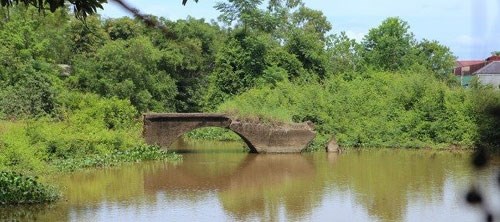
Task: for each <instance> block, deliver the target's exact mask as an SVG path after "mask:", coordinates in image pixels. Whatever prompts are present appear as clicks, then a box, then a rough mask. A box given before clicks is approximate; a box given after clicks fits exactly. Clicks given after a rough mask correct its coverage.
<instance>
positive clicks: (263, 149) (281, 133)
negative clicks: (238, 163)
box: [143, 113, 316, 153]
mask: <svg viewBox="0 0 500 222" xmlns="http://www.w3.org/2000/svg"><path fill="white" fill-rule="evenodd" d="M201 127H222V128H227V129H231V130H232V131H234V132H235V133H236V134H238V135H239V136H240V137H241V138H242V139H243V141H245V143H246V144H247V145H248V147H249V148H250V150H251V152H258V153H297V152H301V151H302V150H303V149H304V148H305V147H306V146H307V145H308V144H309V143H310V142H311V140H312V139H313V138H314V136H315V135H316V133H315V132H314V131H313V126H312V124H308V123H293V124H279V125H266V124H262V123H249V122H239V121H233V120H231V118H230V117H228V116H225V115H223V114H205V113H161V114H145V115H144V128H143V136H144V139H145V140H146V142H147V143H148V144H156V145H159V146H161V147H164V148H167V147H169V146H170V145H171V144H172V143H173V142H174V141H175V140H176V139H177V138H179V137H180V136H182V135H183V134H185V133H187V132H189V131H191V130H194V129H196V128H201Z"/></svg>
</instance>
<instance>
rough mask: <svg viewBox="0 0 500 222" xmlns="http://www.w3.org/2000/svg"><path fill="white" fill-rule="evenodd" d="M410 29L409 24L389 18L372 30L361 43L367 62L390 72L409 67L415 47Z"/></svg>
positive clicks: (395, 18)
mask: <svg viewBox="0 0 500 222" xmlns="http://www.w3.org/2000/svg"><path fill="white" fill-rule="evenodd" d="M409 29H410V26H409V25H408V23H407V22H405V21H403V20H401V19H400V18H398V17H391V18H387V19H386V20H384V21H383V22H382V24H380V26H378V27H376V28H373V29H370V31H369V32H368V34H367V35H366V36H365V37H364V39H363V41H362V43H361V44H362V45H363V48H364V52H363V57H364V59H365V60H366V62H367V63H368V64H372V65H374V66H375V67H376V68H379V69H382V70H390V71H394V70H399V69H403V68H405V67H407V66H408V65H409V63H410V62H411V61H410V60H411V57H412V53H414V52H413V50H412V48H413V47H414V45H415V39H414V35H413V33H411V32H410V31H409Z"/></svg>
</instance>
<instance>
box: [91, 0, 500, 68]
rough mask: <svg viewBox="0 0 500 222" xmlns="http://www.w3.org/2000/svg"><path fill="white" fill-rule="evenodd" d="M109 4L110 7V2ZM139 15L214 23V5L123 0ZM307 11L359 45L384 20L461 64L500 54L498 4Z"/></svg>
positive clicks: (341, 6) (336, 1) (324, 6)
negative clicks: (405, 27)
mask: <svg viewBox="0 0 500 222" xmlns="http://www.w3.org/2000/svg"><path fill="white" fill-rule="evenodd" d="M110 2H112V1H111V0H110ZM127 2H128V3H129V4H131V5H133V6H135V7H136V8H138V9H139V10H140V11H141V12H144V13H148V14H153V15H156V16H161V17H165V18H168V19H171V20H177V19H185V18H186V17H187V16H192V17H195V18H205V19H206V20H207V21H210V20H211V19H217V15H218V12H217V11H216V10H215V9H213V6H214V5H215V3H216V2H218V1H211V0H199V2H198V3H195V2H194V1H192V0H189V1H188V4H186V6H182V4H181V0H170V1H161V0H148V1H146V0H127ZM303 2H304V3H305V4H306V6H308V7H310V8H313V9H316V10H320V11H322V12H323V14H325V16H326V17H327V18H328V20H329V21H330V22H331V23H332V25H333V30H332V33H339V32H341V31H345V32H346V33H347V34H348V35H349V36H350V37H351V38H354V39H356V40H359V41H360V40H361V39H362V38H363V36H364V35H365V34H366V33H367V32H368V30H370V29H371V28H374V27H377V26H378V25H380V23H381V22H382V21H383V20H384V19H385V18H387V17H391V16H398V17H400V18H401V19H403V20H405V21H407V22H408V23H409V25H410V29H411V31H412V32H413V33H414V34H415V37H416V38H417V39H419V40H420V39H422V38H426V39H430V40H437V41H439V42H440V43H441V44H443V45H446V46H448V47H450V49H451V51H452V52H453V53H454V54H455V56H457V57H458V58H459V59H485V58H486V57H488V56H490V52H492V51H500V0H418V1H407V0H328V1H327V0H303ZM100 14H101V15H103V16H104V17H112V18H114V17H121V16H128V13H127V12H125V11H124V10H122V9H121V8H120V7H118V6H117V5H115V4H113V3H109V4H107V5H105V6H104V10H103V11H100Z"/></svg>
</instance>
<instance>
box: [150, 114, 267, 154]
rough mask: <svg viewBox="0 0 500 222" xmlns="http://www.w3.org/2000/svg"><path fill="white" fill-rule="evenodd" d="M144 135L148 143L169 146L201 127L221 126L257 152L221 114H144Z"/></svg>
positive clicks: (229, 120) (253, 151)
mask: <svg viewBox="0 0 500 222" xmlns="http://www.w3.org/2000/svg"><path fill="white" fill-rule="evenodd" d="M144 122H145V123H144V131H143V136H144V138H145V139H146V142H147V143H148V144H156V145H159V146H161V147H164V148H167V147H169V146H170V145H172V144H173V143H174V142H175V141H176V140H177V139H179V138H180V137H181V136H182V135H184V134H186V133H188V132H190V131H192V130H195V129H199V128H205V127H220V128H224V129H229V130H231V131H232V132H234V133H236V134H237V135H238V136H239V137H240V138H241V139H242V140H243V141H244V142H245V144H246V145H247V146H248V148H249V149H250V152H251V153H257V150H256V149H255V146H254V145H253V144H252V142H251V141H250V140H249V139H248V138H246V137H245V136H244V135H242V134H241V133H239V132H237V131H235V130H233V129H231V128H230V125H231V123H232V120H231V119H230V118H229V117H227V116H225V115H221V114H203V113H170V114H148V115H144Z"/></svg>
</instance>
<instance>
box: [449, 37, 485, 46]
mask: <svg viewBox="0 0 500 222" xmlns="http://www.w3.org/2000/svg"><path fill="white" fill-rule="evenodd" d="M455 42H456V43H458V44H460V45H463V46H475V45H479V44H481V42H482V40H481V39H479V38H474V37H472V36H470V35H465V34H464V35H460V36H458V37H457V38H456V39H455Z"/></svg>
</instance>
